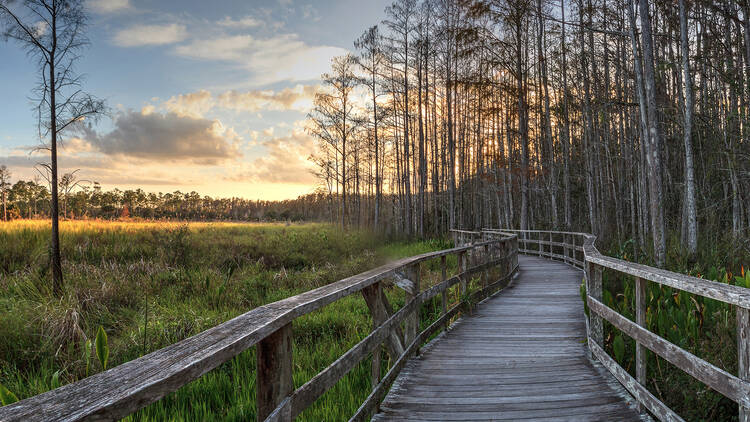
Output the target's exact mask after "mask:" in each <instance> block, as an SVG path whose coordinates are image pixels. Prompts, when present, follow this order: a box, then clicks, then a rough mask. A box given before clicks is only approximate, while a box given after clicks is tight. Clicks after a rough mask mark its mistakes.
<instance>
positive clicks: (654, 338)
mask: <svg viewBox="0 0 750 422" xmlns="http://www.w3.org/2000/svg"><path fill="white" fill-rule="evenodd" d="M588 303H589V309H591V311H592V312H593V313H596V314H598V315H600V316H601V317H602V318H604V319H606V320H607V321H609V323H610V324H612V325H614V326H615V327H616V328H617V329H618V330H620V331H622V332H623V333H625V334H627V335H628V336H630V337H632V338H633V339H634V340H635V341H637V342H638V343H641V344H642V345H644V346H646V347H647V348H648V349H649V350H651V351H652V352H654V353H656V354H657V355H659V356H661V357H663V358H664V359H666V360H667V361H668V362H670V363H672V364H673V365H675V366H677V367H678V368H680V369H681V370H683V371H685V372H686V373H688V374H690V375H691V376H692V377H693V378H695V379H697V380H698V381H700V382H702V383H704V384H706V385H708V386H709V387H711V388H713V389H714V390H716V391H718V392H719V393H721V394H723V395H725V396H726V397H728V398H730V399H732V400H734V401H735V402H737V403H739V404H740V405H742V406H744V407H750V382H747V381H743V380H742V379H740V378H737V377H736V376H734V375H732V374H730V373H728V372H726V371H725V370H723V369H721V368H718V367H716V366H714V365H712V364H711V363H709V362H706V361H705V360H703V359H701V358H699V357H698V356H695V355H694V354H692V353H690V352H688V351H686V350H683V349H681V348H680V347H678V346H676V345H675V344H672V343H670V342H668V341H667V340H665V339H663V338H661V337H659V336H658V335H656V334H654V333H652V332H650V331H648V330H646V329H645V328H643V327H641V326H639V325H638V324H636V323H634V322H633V321H631V320H629V319H627V318H625V317H624V316H622V315H620V314H618V313H617V312H615V311H614V310H612V309H610V308H609V307H608V306H606V305H604V304H603V303H601V302H599V301H598V300H596V299H594V298H592V297H591V296H589V298H588Z"/></svg>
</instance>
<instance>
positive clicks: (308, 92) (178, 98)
mask: <svg viewBox="0 0 750 422" xmlns="http://www.w3.org/2000/svg"><path fill="white" fill-rule="evenodd" d="M319 89H320V86H319V85H301V84H298V85H296V86H294V87H288V88H284V89H282V90H278V91H273V90H253V91H234V90H232V91H226V92H223V93H221V94H218V95H213V94H211V93H210V92H209V91H206V90H204V89H202V90H200V91H196V92H191V93H188V94H180V95H175V96H173V97H171V98H170V99H168V100H167V101H165V102H164V104H163V106H164V108H165V109H166V110H168V111H170V112H172V113H175V114H177V115H178V116H181V117H184V116H189V117H195V118H200V117H203V116H205V115H206V114H207V113H208V112H210V111H211V110H213V109H214V108H222V109H227V110H234V111H245V112H251V113H254V112H258V111H260V110H272V111H289V110H294V111H299V112H301V113H306V112H308V111H309V110H310V109H311V108H312V105H313V98H314V97H315V94H316V92H318V90H319ZM147 107H152V108H153V106H147ZM259 118H262V117H259Z"/></svg>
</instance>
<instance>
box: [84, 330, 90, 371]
mask: <svg viewBox="0 0 750 422" xmlns="http://www.w3.org/2000/svg"><path fill="white" fill-rule="evenodd" d="M83 358H84V361H85V362H86V376H87V377H88V376H89V368H91V339H87V340H86V344H85V345H84V346H83Z"/></svg>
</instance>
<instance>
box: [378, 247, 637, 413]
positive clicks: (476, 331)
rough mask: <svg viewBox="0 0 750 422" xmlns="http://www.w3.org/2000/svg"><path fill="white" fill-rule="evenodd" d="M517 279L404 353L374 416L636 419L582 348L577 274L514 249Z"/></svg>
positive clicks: (628, 400)
mask: <svg viewBox="0 0 750 422" xmlns="http://www.w3.org/2000/svg"><path fill="white" fill-rule="evenodd" d="M519 266H520V272H519V278H518V279H517V280H516V281H515V282H514V283H513V285H512V287H509V288H507V289H505V290H504V291H502V292H501V293H500V294H499V295H497V296H495V297H493V298H491V299H488V300H487V301H486V302H485V303H483V304H482V305H481V306H479V307H478V308H477V309H476V311H475V312H474V314H473V315H471V316H467V317H464V318H463V319H462V320H461V321H459V322H458V323H457V324H456V325H455V326H454V328H452V329H451V330H450V331H449V332H448V333H446V334H445V335H444V336H442V337H441V338H440V340H439V341H436V342H434V343H433V344H431V345H430V346H429V347H426V348H425V350H424V351H423V352H422V354H421V355H420V356H419V357H415V358H414V359H412V360H411V361H410V362H409V363H408V364H407V365H406V367H405V368H404V370H403V371H402V373H401V375H400V376H399V378H398V379H397V380H396V382H395V383H394V385H393V387H392V388H391V391H390V392H389V394H388V396H387V397H386V399H385V401H384V402H383V404H382V406H381V413H378V414H377V415H375V417H374V418H373V420H374V421H484V420H487V421H489V420H492V421H499V420H544V421H547V420H549V421H562V420H575V421H588V420H590V421H597V420H607V421H610V420H611V421H636V420H643V419H644V418H645V419H648V418H647V417H645V416H642V415H639V414H638V412H637V411H636V409H635V406H634V403H633V400H632V398H631V397H630V396H628V395H627V393H625V391H624V389H622V388H621V387H620V386H619V384H617V382H616V381H614V380H613V379H612V377H609V376H607V374H606V373H605V372H604V371H603V370H602V369H601V368H598V367H597V366H598V364H594V363H592V362H591V361H590V360H589V358H588V354H587V350H586V346H585V344H584V339H585V338H586V333H585V323H584V320H583V303H582V302H581V299H580V294H579V290H578V289H579V286H580V284H581V280H582V277H583V274H582V273H581V272H580V271H579V270H577V269H574V268H572V267H569V266H567V265H565V264H561V263H558V262H553V261H549V260H546V259H543V258H538V257H530V256H519Z"/></svg>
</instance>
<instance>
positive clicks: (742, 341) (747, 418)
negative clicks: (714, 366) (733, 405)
mask: <svg viewBox="0 0 750 422" xmlns="http://www.w3.org/2000/svg"><path fill="white" fill-rule="evenodd" d="M737 369H738V374H737V376H738V377H739V378H740V379H741V380H743V381H750V309H747V308H742V307H740V306H738V307H737ZM739 421H740V422H750V408H747V407H743V406H742V405H740V418H739Z"/></svg>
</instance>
